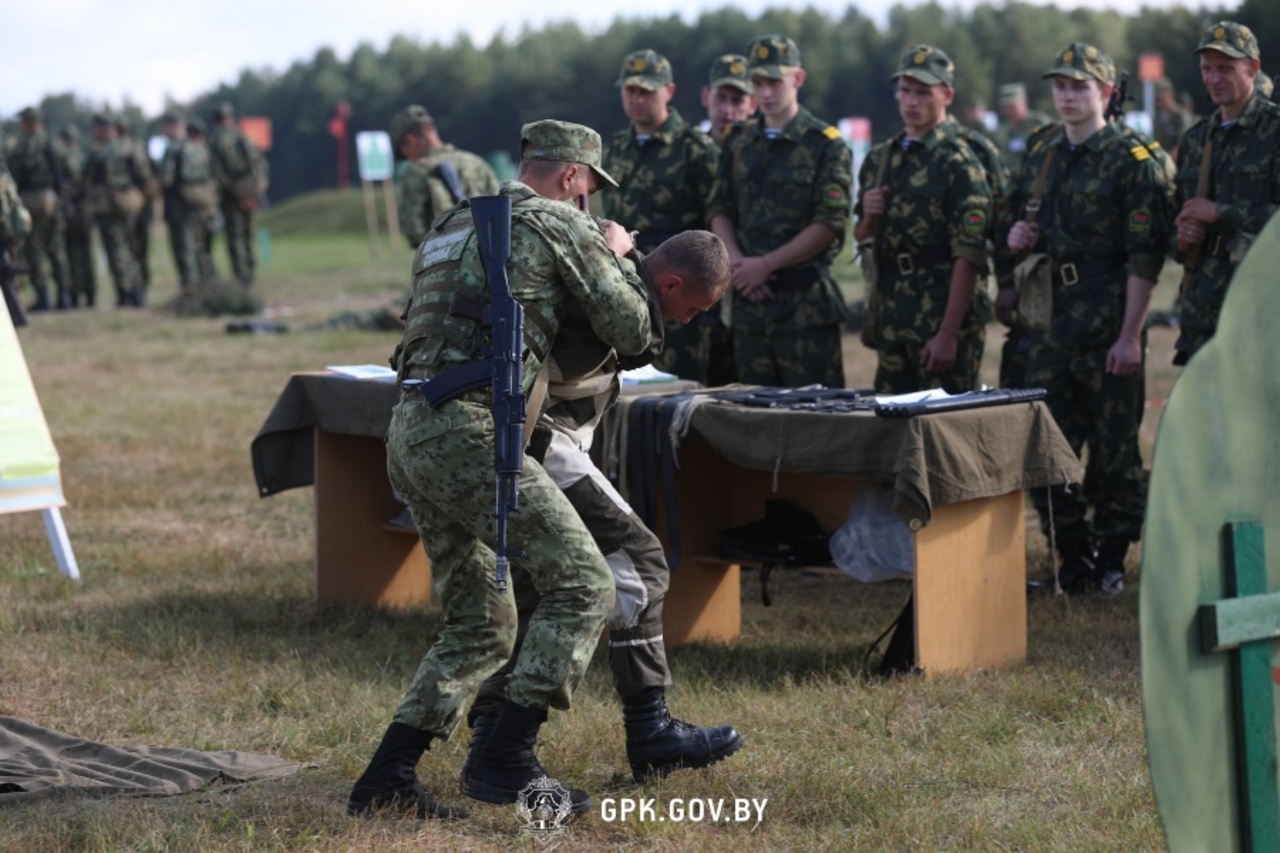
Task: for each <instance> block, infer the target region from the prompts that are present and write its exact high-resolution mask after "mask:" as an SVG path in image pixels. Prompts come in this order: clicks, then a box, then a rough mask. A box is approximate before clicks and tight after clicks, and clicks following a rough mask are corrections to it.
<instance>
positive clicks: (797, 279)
mask: <svg viewBox="0 0 1280 853" xmlns="http://www.w3.org/2000/svg"><path fill="white" fill-rule="evenodd" d="M746 57H747V62H748V63H749V64H748V67H747V73H748V74H749V75H750V77H751V85H752V89H753V91H754V92H755V95H756V100H757V101H758V103H759V106H760V118H755V119H749V120H748V121H745V122H743V123H742V124H740V125H735V126H734V128H733V130H731V131H730V133H729V136H728V137H727V138H726V139H725V142H724V144H723V146H722V147H721V153H720V168H719V174H718V180H717V186H716V199H715V203H714V205H713V206H712V209H711V230H712V231H714V232H715V233H716V234H717V235H718V236H719V237H720V239H722V240H724V243H725V247H726V248H727V249H728V250H729V259H730V262H731V263H732V264H733V268H734V273H733V292H732V294H731V296H732V299H731V302H730V307H731V311H732V322H733V344H734V361H735V363H736V364H737V373H738V381H739V382H748V383H751V384H756V385H776V386H791V387H798V386H803V385H810V384H813V383H821V384H822V385H825V386H827V387H833V388H841V387H844V362H843V354H842V352H841V343H840V337H841V326H842V324H843V323H844V321H845V319H846V315H847V312H846V309H845V306H844V300H843V299H842V298H841V296H840V292H839V290H838V289H837V287H836V284H835V281H834V280H833V279H832V277H831V274H830V264H831V260H832V259H833V258H835V257H836V255H838V254H839V252H840V247H841V246H842V245H843V244H844V237H845V232H846V230H847V229H848V226H849V206H850V198H849V195H850V192H851V186H852V183H853V156H852V153H851V152H850V150H849V146H848V145H846V144H845V142H844V140H843V139H842V138H841V137H840V132H839V131H837V130H836V129H835V128H834V127H832V126H831V125H829V124H827V123H826V122H823V121H820V120H818V119H816V118H814V117H813V115H812V114H810V113H809V111H808V110H806V109H805V108H804V107H802V106H800V102H799V91H800V87H801V86H802V85H803V84H804V80H805V71H804V69H803V68H801V67H800V50H799V48H797V47H796V44H795V42H793V41H792V40H791V39H789V38H785V37H783V36H780V35H767V36H761V37H760V38H757V39H755V40H754V41H752V42H751V44H750V45H749V46H748V48H747V51H746Z"/></svg>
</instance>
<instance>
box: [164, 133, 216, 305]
mask: <svg viewBox="0 0 1280 853" xmlns="http://www.w3.org/2000/svg"><path fill="white" fill-rule="evenodd" d="M162 129H163V132H164V134H165V136H168V137H169V145H168V147H167V148H165V152H164V160H163V162H162V163H161V166H160V170H161V181H162V183H163V184H164V207H165V221H166V222H167V223H168V225H169V245H170V247H171V248H172V249H173V260H174V264H175V266H176V267H177V269H178V281H179V284H180V286H181V288H182V290H183V292H188V293H189V292H190V291H191V289H192V288H195V287H198V286H199V285H201V284H202V283H204V282H208V281H211V280H212V279H213V278H214V268H213V256H212V254H211V253H210V251H209V245H210V240H209V238H210V229H211V228H212V227H213V217H214V213H215V212H216V211H217V208H218V183H217V181H215V180H214V177H213V164H212V162H211V158H210V156H209V147H208V146H207V145H206V144H205V136H204V123H203V122H201V121H200V120H199V119H193V120H192V121H190V122H188V123H186V124H184V123H183V122H182V120H181V119H180V118H179V117H178V116H176V115H172V114H166V115H165V116H164V118H163V120H162ZM183 131H185V135H183Z"/></svg>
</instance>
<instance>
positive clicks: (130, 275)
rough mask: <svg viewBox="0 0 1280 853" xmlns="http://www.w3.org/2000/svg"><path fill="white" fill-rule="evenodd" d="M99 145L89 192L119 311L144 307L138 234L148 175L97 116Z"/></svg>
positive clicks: (89, 164)
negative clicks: (136, 234)
mask: <svg viewBox="0 0 1280 853" xmlns="http://www.w3.org/2000/svg"><path fill="white" fill-rule="evenodd" d="M93 140H94V143H95V144H94V146H93V147H92V148H91V149H90V150H89V156H88V158H87V159H86V161H85V167H84V191H85V198H86V199H87V201H88V204H89V209H90V211H91V212H92V214H93V219H94V221H95V222H96V223H97V224H98V232H99V234H100V235H101V237H102V248H103V250H105V251H106V253H107V265H108V266H109V267H110V268H111V278H112V279H113V280H114V282H115V288H116V307H131V308H141V307H142V306H143V305H145V304H146V301H145V300H146V295H145V293H144V292H143V289H142V270H141V269H140V268H139V266H138V258H137V255H136V243H135V241H134V239H133V233H134V226H135V223H136V222H137V219H138V216H139V215H140V214H141V213H142V209H143V206H144V205H145V204H146V195H145V194H144V190H145V189H146V187H147V176H146V175H144V174H142V173H141V172H140V171H139V169H138V167H137V164H136V162H134V155H133V152H132V151H131V150H130V149H129V148H128V147H127V146H125V145H123V144H122V143H121V141H120V139H119V131H118V130H117V128H116V122H115V119H114V118H113V117H112V116H110V115H108V114H106V113H97V114H96V115H94V117H93Z"/></svg>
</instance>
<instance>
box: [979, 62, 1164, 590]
mask: <svg viewBox="0 0 1280 853" xmlns="http://www.w3.org/2000/svg"><path fill="white" fill-rule="evenodd" d="M1108 63H1109V60H1108V59H1107V58H1106V56H1105V55H1103V54H1102V53H1101V52H1100V51H1099V50H1098V49H1097V48H1095V47H1093V46H1091V45H1086V44H1079V43H1076V44H1071V45H1068V46H1067V47H1066V48H1065V49H1064V50H1063V51H1061V52H1060V53H1059V54H1058V55H1057V57H1056V58H1055V61H1054V66H1053V68H1052V69H1051V70H1050V71H1048V72H1047V73H1046V74H1045V75H1044V76H1045V77H1046V78H1049V79H1051V80H1052V81H1053V100H1054V105H1055V107H1056V108H1057V111H1058V115H1059V116H1060V117H1061V119H1062V127H1061V129H1060V130H1055V131H1053V132H1052V133H1048V134H1044V135H1043V137H1042V138H1040V139H1038V140H1037V141H1036V144H1035V145H1034V146H1033V147H1032V150H1031V151H1030V152H1028V155H1027V159H1026V161H1025V163H1024V165H1023V168H1022V171H1021V173H1020V175H1019V177H1018V179H1017V180H1016V181H1015V185H1014V190H1013V193H1012V195H1011V197H1010V203H1009V206H1008V208H1007V209H1006V211H1005V213H1004V216H1003V217H1002V222H1001V233H1003V234H1005V235H1006V238H1005V240H1004V241H1003V245H1002V247H1001V253H1000V256H999V259H998V261H999V263H1000V264H1001V265H1003V266H1004V267H1005V268H1006V269H1012V267H1013V264H1014V262H1015V260H1016V259H1017V258H1020V257H1022V256H1025V255H1027V254H1028V253H1030V252H1039V253H1046V254H1047V255H1048V257H1049V259H1050V260H1051V263H1052V266H1051V268H1050V273H1049V274H1050V277H1051V278H1050V280H1049V281H1048V282H1046V283H1047V284H1048V286H1049V288H1050V290H1051V293H1052V308H1051V311H1050V314H1049V317H1048V322H1047V328H1045V329H1042V330H1032V332H1031V349H1030V351H1029V353H1028V356H1027V384H1028V385H1030V386H1033V387H1043V388H1045V389H1046V390H1047V391H1048V399H1047V403H1048V405H1049V409H1050V411H1051V412H1052V413H1053V416H1054V419H1055V420H1056V421H1057V422H1058V424H1059V426H1060V427H1061V428H1062V430H1063V434H1064V435H1065V436H1066V438H1067V441H1068V442H1069V443H1070V444H1071V447H1072V448H1073V449H1074V450H1075V451H1076V453H1077V454H1079V453H1081V452H1082V450H1083V449H1084V447H1085V446H1086V445H1087V446H1088V448H1089V456H1090V459H1091V461H1092V460H1096V463H1097V467H1096V468H1095V471H1096V476H1097V483H1096V484H1095V485H1096V487H1095V488H1094V489H1091V490H1090V493H1089V495H1088V496H1086V495H1084V494H1082V493H1081V490H1080V489H1078V488H1076V489H1073V490H1072V491H1071V492H1068V491H1067V490H1066V489H1064V488H1062V487H1056V488H1054V489H1053V492H1052V497H1051V499H1050V500H1051V501H1052V503H1051V504H1050V503H1049V502H1048V501H1046V499H1045V497H1044V496H1043V493H1041V492H1037V493H1036V494H1035V496H1034V497H1035V501H1036V506H1037V509H1039V510H1040V518H1041V525H1042V526H1043V527H1045V528H1046V533H1048V534H1049V536H1050V537H1051V539H1050V541H1051V542H1054V543H1055V545H1056V548H1057V550H1058V553H1059V555H1060V557H1061V560H1062V562H1061V568H1060V569H1059V571H1058V575H1057V576H1058V582H1059V584H1060V585H1061V587H1062V588H1063V589H1064V590H1066V591H1068V592H1081V591H1084V590H1086V589H1088V588H1094V589H1097V590H1099V591H1101V592H1102V593H1103V594H1104V595H1115V594H1118V593H1120V592H1121V591H1123V589H1124V560H1125V555H1126V554H1127V552H1128V549H1129V545H1130V544H1131V543H1132V542H1134V541H1136V540H1138V539H1139V538H1140V537H1141V534H1142V515H1143V508H1144V505H1145V497H1144V494H1143V487H1142V479H1141V474H1142V457H1141V455H1140V454H1139V452H1138V426H1139V424H1140V423H1141V421H1142V403H1143V398H1144V388H1143V385H1144V382H1143V378H1144V374H1143V371H1144V361H1145V352H1146V336H1145V332H1144V331H1143V324H1144V322H1145V320H1146V315H1147V308H1148V307H1149V305H1150V302H1151V291H1152V290H1153V289H1154V287H1155V282H1156V279H1157V278H1158V277H1159V275H1160V269H1161V267H1162V266H1163V264H1164V255H1165V241H1166V239H1167V235H1168V209H1167V207H1168V196H1167V193H1166V187H1165V184H1164V179H1163V175H1162V173H1161V172H1160V170H1159V167H1158V165H1157V163H1156V161H1155V159H1154V158H1153V157H1151V155H1150V153H1149V152H1148V151H1147V149H1146V148H1145V146H1143V145H1141V144H1138V143H1137V142H1135V141H1134V140H1132V139H1130V138H1128V137H1126V136H1125V134H1124V133H1123V132H1122V131H1121V130H1120V129H1119V128H1117V127H1116V126H1115V125H1114V124H1111V123H1109V122H1108V121H1107V120H1106V118H1105V117H1104V111H1105V108H1106V104H1107V98H1108V96H1109V95H1110V93H1111V89H1112V84H1111V83H1110V82H1109V73H1108ZM1018 300H1019V292H1018V291H1017V290H1014V289H1006V290H1002V291H1001V293H1000V302H1001V303H1002V309H1003V310H1008V311H1011V310H1013V309H1014V308H1016V307H1017V304H1018ZM1088 502H1092V504H1093V507H1092V508H1093V515H1092V518H1091V519H1090V518H1088V517H1087V510H1088V506H1087V503H1088ZM1050 506H1052V523H1051V525H1050V516H1049V509H1050Z"/></svg>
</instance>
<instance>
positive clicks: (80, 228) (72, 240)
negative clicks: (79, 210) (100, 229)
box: [67, 222, 98, 307]
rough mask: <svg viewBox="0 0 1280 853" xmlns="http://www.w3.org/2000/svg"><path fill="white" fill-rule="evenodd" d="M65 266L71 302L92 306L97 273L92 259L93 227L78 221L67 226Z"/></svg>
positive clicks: (94, 297)
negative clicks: (69, 277)
mask: <svg viewBox="0 0 1280 853" xmlns="http://www.w3.org/2000/svg"><path fill="white" fill-rule="evenodd" d="M67 268H68V270H69V272H70V274H71V296H72V301H73V302H78V303H81V304H84V305H87V306H89V307H93V305H94V303H95V302H96V301H97V298H98V273H97V271H96V270H95V268H94V260H93V228H92V227H91V225H90V223H86V222H80V223H78V224H76V225H74V226H72V225H68V226H67Z"/></svg>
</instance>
